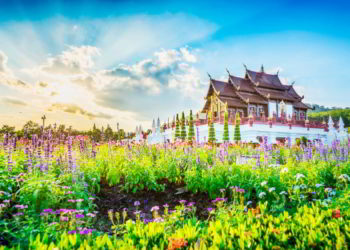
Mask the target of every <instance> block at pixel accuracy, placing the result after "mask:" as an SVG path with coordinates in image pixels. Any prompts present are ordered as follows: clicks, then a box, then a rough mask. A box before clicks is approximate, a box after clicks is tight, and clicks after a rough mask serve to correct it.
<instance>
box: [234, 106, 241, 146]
mask: <svg viewBox="0 0 350 250" xmlns="http://www.w3.org/2000/svg"><path fill="white" fill-rule="evenodd" d="M240 125H241V118H240V117H239V112H237V113H236V126H235V135H234V139H235V142H239V141H240V140H241V127H240Z"/></svg>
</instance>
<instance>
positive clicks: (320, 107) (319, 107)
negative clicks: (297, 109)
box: [308, 104, 350, 113]
mask: <svg viewBox="0 0 350 250" xmlns="http://www.w3.org/2000/svg"><path fill="white" fill-rule="evenodd" d="M308 105H309V106H311V107H312V108H313V110H309V113H319V112H324V111H331V110H349V109H350V107H346V108H341V107H331V108H329V107H325V106H323V105H318V104H308Z"/></svg>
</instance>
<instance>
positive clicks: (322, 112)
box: [308, 104, 350, 127]
mask: <svg viewBox="0 0 350 250" xmlns="http://www.w3.org/2000/svg"><path fill="white" fill-rule="evenodd" d="M309 105H310V104H309ZM310 106H312V107H314V110H310V111H309V112H308V117H309V120H311V121H325V122H328V117H329V116H331V117H332V119H333V121H335V122H338V121H339V118H340V117H341V118H342V119H343V121H344V125H345V127H350V108H349V107H347V108H338V107H332V108H328V107H324V106H320V105H317V104H311V105H310Z"/></svg>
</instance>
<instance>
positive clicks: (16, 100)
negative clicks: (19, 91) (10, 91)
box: [1, 96, 28, 106]
mask: <svg viewBox="0 0 350 250" xmlns="http://www.w3.org/2000/svg"><path fill="white" fill-rule="evenodd" d="M1 100H2V101H3V102H4V103H7V104H11V105H17V106H27V105H28V104H27V103H26V102H24V101H23V100H21V99H19V98H16V97H12V96H4V97H2V98H1Z"/></svg>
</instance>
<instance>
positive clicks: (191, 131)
mask: <svg viewBox="0 0 350 250" xmlns="http://www.w3.org/2000/svg"><path fill="white" fill-rule="evenodd" d="M194 137H195V134H194V126H193V116H192V110H190V122H189V128H188V141H189V142H192V141H193V138H194Z"/></svg>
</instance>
